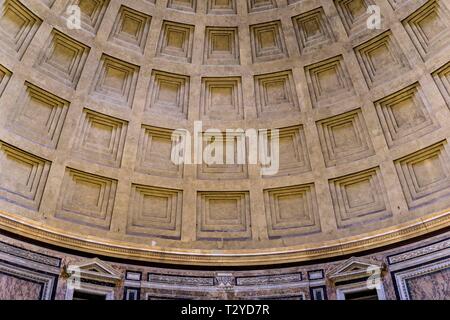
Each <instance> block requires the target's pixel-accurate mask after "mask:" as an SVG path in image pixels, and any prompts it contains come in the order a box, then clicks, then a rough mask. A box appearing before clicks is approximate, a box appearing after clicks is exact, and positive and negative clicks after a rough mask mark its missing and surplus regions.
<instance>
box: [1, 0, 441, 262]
mask: <svg viewBox="0 0 450 320" xmlns="http://www.w3.org/2000/svg"><path fill="white" fill-rule="evenodd" d="M70 5H79V6H80V8H81V12H82V14H81V29H71V28H69V26H68V25H67V23H66V22H67V19H66V18H67V14H66V9H67V7H68V6H70ZM370 5H378V6H379V8H380V9H381V15H382V25H381V29H376V30H370V29H368V28H367V24H366V22H367V20H368V18H369V14H367V12H366V8H367V7H368V6H370ZM0 8H1V13H0V41H1V46H0V94H1V96H0V228H2V229H5V230H9V231H12V232H15V233H18V234H21V235H24V236H27V237H32V238H35V239H38V240H42V241H46V242H50V243H54V244H58V245H61V246H66V247H72V248H76V249H80V250H85V251H89V252H95V253H100V254H106V255H112V256H117V257H126V258H133V259H141V260H150V261H158V262H168V263H180V264H216V265H217V264H223V265H245V264H248V265H250V264H272V263H280V262H291V261H301V260H308V259H313V258H319V257H328V256H334V255H339V254H342V253H350V252H356V251H359V250H363V249H368V248H373V247H377V246H381V245H384V244H387V243H392V242H395V241H400V240H403V239H406V238H410V237H413V236H416V235H418V234H423V233H426V232H430V231H432V230H435V229H439V228H443V227H446V226H448V225H449V224H450V211H448V210H447V209H448V208H449V207H450V161H449V156H450V147H449V145H448V138H449V137H450V121H449V119H450V118H449V116H450V62H449V61H450V40H449V39H450V5H449V2H448V1H439V0H428V1H425V0H420V1H415V0H388V1H385V0H335V1H329V0H321V1H320V0H156V2H155V1H154V0H0ZM198 120H201V121H202V122H203V130H206V129H208V128H218V129H221V130H225V129H226V128H231V129H236V128H243V129H248V128H256V129H258V128H268V129H279V130H280V161H281V163H280V170H279V172H278V174H277V175H275V176H261V174H260V167H259V166H257V165H206V164H203V165H184V166H182V165H180V166H176V165H174V164H172V163H171V161H170V151H171V133H172V132H173V130H175V129H178V128H185V129H188V130H190V131H191V132H193V127H194V122H195V121H198ZM233 156H234V155H233Z"/></svg>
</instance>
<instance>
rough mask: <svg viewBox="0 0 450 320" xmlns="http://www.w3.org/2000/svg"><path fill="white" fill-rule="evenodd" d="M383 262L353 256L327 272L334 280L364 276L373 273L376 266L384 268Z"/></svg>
mask: <svg viewBox="0 0 450 320" xmlns="http://www.w3.org/2000/svg"><path fill="white" fill-rule="evenodd" d="M382 267H383V264H382V263H380V262H376V261H372V260H369V259H364V258H357V257H351V258H350V259H348V260H346V261H344V262H343V263H341V264H339V265H337V266H336V267H334V268H333V269H332V270H330V271H329V272H328V273H327V277H328V278H329V279H330V280H332V281H334V282H338V281H344V280H350V279H357V278H364V277H368V276H370V275H371V274H373V270H374V268H380V269H382Z"/></svg>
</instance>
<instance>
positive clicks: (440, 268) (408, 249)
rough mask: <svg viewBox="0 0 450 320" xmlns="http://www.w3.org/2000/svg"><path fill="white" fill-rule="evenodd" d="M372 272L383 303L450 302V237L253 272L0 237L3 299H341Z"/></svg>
mask: <svg viewBox="0 0 450 320" xmlns="http://www.w3.org/2000/svg"><path fill="white" fill-rule="evenodd" d="M370 268H375V270H379V271H380V279H381V281H380V288H377V294H378V298H379V299H387V300H399V299H402V300H404V299H410V300H424V299H430V300H448V299H450V285H449V284H450V231H445V232H443V233H441V234H439V235H435V236H432V237H429V238H427V239H422V240H420V241H418V240H417V241H412V242H411V243H409V244H404V245H402V246H398V247H396V248H394V249H389V250H380V251H378V252H371V253H370V254H365V255H360V256H354V257H342V258H339V259H336V260H333V261H329V262H323V263H315V262H311V263H308V264H297V265H289V266H276V265H274V266H273V267H265V268H255V269H253V270H252V269H249V268H246V269H245V270H242V269H239V268H238V267H236V268H231V267H228V268H220V267H217V268H215V269H211V268H206V267H205V268H204V269H201V268H198V267H197V268H195V269H192V268H189V267H188V266H186V267H184V268H183V269H180V268H179V267H178V268H173V267H171V266H170V265H165V266H162V265H152V264H143V263H140V262H137V261H134V262H133V261H122V260H115V259H114V260H111V259H108V258H106V257H102V258H101V259H98V258H95V257H92V256H84V255H82V254H80V255H74V254H68V253H66V252H64V251H63V250H61V251H56V250H50V249H48V248H44V247H40V246H37V245H34V244H30V243H27V242H24V241H19V240H17V239H13V238H11V237H9V236H6V235H2V234H1V233H0V300H12V299H17V300H23V299H31V300H40V299H41V300H47V299H48V300H51V299H56V300H64V299H71V298H72V296H73V294H74V292H75V290H80V291H81V292H83V293H91V294H99V295H102V296H104V297H105V298H106V299H116V300H122V299H124V300H161V299H187V300H196V299H230V300H239V299H245V300H248V299H251V300H257V299H282V300H324V299H325V300H326V299H330V300H335V299H345V298H347V297H349V295H348V294H349V293H354V292H360V291H364V290H368V288H367V284H368V281H370V279H371V277H373V276H374V274H375V273H376V272H375V273H374V272H372V271H368V270H370ZM377 268H378V269H377ZM72 270H76V272H77V273H76V274H74V273H73V272H72ZM76 277H78V278H76ZM74 279H78V280H79V283H78V286H75V287H74V285H73V283H75V282H73V280H74Z"/></svg>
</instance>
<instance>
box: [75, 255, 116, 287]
mask: <svg viewBox="0 0 450 320" xmlns="http://www.w3.org/2000/svg"><path fill="white" fill-rule="evenodd" d="M67 271H68V272H69V274H73V273H78V274H79V275H80V277H81V278H82V279H90V280H96V281H103V282H117V281H119V280H120V279H121V274H120V273H119V272H118V271H117V270H116V269H114V268H113V267H112V266H111V265H109V264H108V263H106V262H104V261H101V260H100V259H98V258H94V259H90V260H87V261H83V262H80V263H73V264H70V265H69V266H68V267H67Z"/></svg>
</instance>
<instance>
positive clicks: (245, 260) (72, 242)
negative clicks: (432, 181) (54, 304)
mask: <svg viewBox="0 0 450 320" xmlns="http://www.w3.org/2000/svg"><path fill="white" fill-rule="evenodd" d="M449 226H450V210H445V211H441V212H436V213H433V214H429V215H427V216H423V217H421V218H419V219H416V220H413V221H410V222H408V223H404V224H401V225H397V226H395V227H390V228H386V229H380V230H377V231H376V232H371V233H367V234H362V235H358V236H354V237H348V238H342V239H339V241H325V242H321V243H320V244H319V243H317V244H308V245H299V246H292V247H289V248H287V249H282V250H264V249H259V250H257V251H254V250H247V252H243V251H242V250H240V252H236V251H229V250H224V251H222V252H221V253H220V254H219V253H217V252H215V253H214V254H213V253H212V252H211V253H208V252H205V251H204V250H202V251H201V252H200V251H198V252H196V250H189V251H188V250H181V249H175V250H173V249H172V250H171V249H168V248H164V249H162V248H155V247H151V246H148V245H142V244H141V245H133V244H131V243H126V242H116V243H113V242H105V241H104V239H99V238H95V237H91V238H90V239H89V240H86V239H84V237H80V236H79V235H76V234H72V233H70V232H68V231H67V230H64V231H63V230H58V229H49V228H48V227H44V226H42V225H41V224H39V223H36V222H34V221H32V220H29V219H26V218H21V217H18V216H17V215H12V214H9V213H7V212H5V211H1V210H0V229H2V230H6V231H10V232H13V233H16V234H18V235H21V236H24V237H27V238H32V239H35V240H37V241H44V242H47V243H50V244H54V245H59V246H63V247H66V248H71V249H75V250H76V249H78V250H82V251H86V252H91V253H95V254H101V255H109V256H112V257H116V258H123V259H135V260H141V261H151V262H162V263H170V264H186V265H210V266H214V265H217V264H218V263H219V264H221V265H223V266H241V265H246V266H249V265H269V264H273V265H275V264H280V263H289V262H301V261H310V260H312V259H321V258H329V257H336V256H339V255H342V254H351V253H356V252H360V251H364V250H369V249H373V248H377V247H381V246H385V245H388V244H394V243H398V242H401V241H404V240H407V239H411V238H415V237H418V236H420V235H423V234H426V233H430V232H433V231H436V230H440V229H444V228H447V227H449Z"/></svg>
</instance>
